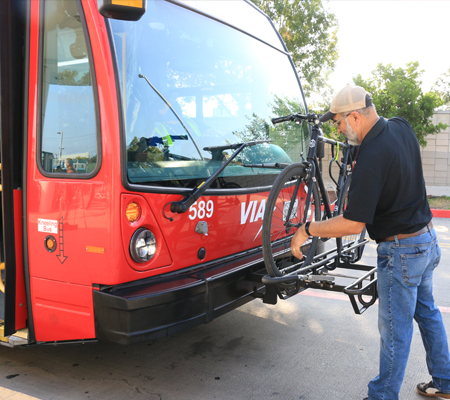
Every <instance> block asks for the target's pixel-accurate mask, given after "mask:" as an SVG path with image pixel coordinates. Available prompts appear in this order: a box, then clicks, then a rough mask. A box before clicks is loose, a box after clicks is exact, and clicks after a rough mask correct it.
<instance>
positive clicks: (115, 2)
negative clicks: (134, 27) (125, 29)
mask: <svg viewBox="0 0 450 400" xmlns="http://www.w3.org/2000/svg"><path fill="white" fill-rule="evenodd" d="M97 5H98V11H99V13H100V14H101V15H103V16H104V17H105V18H112V19H122V20H125V21H138V20H139V19H140V18H141V17H142V16H143V15H144V14H145V10H146V7H147V0H97Z"/></svg>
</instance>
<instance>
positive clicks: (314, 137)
mask: <svg viewBox="0 0 450 400" xmlns="http://www.w3.org/2000/svg"><path fill="white" fill-rule="evenodd" d="M318 140H319V141H322V142H324V143H329V144H331V145H339V146H342V147H343V148H344V152H343V157H342V160H341V162H342V164H341V165H340V168H339V178H338V182H337V188H336V198H337V200H336V204H339V201H340V196H341V190H342V187H343V185H344V182H345V179H346V178H347V174H348V168H347V167H348V160H349V153H350V145H348V144H347V143H342V142H338V141H336V140H333V139H328V138H326V137H324V136H323V134H322V131H321V130H320V128H319V125H318V124H317V123H315V124H314V126H313V127H312V129H311V142H310V145H309V150H308V155H307V158H306V160H307V161H306V163H308V164H309V166H307V169H308V170H309V171H308V175H309V176H310V177H311V179H309V183H308V193H311V191H312V185H313V184H314V182H316V181H317V184H318V186H319V190H320V193H321V195H322V202H323V205H324V211H325V217H326V218H331V217H333V216H336V215H337V212H338V210H337V207H335V208H334V210H333V212H332V211H331V206H330V202H329V199H328V194H327V192H326V189H325V184H324V182H323V179H322V174H321V173H320V172H319V173H318V172H317V171H319V163H318V160H317V155H316V145H317V141H318ZM310 201H311V198H310V197H309V196H308V198H307V199H306V204H305V209H308V208H309V202H310ZM305 218H306V214H305ZM304 222H305V221H304Z"/></svg>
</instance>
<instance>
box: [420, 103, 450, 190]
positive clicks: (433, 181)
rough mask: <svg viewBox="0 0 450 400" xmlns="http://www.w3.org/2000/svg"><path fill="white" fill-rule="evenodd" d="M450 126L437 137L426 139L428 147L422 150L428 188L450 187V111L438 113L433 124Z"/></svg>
mask: <svg viewBox="0 0 450 400" xmlns="http://www.w3.org/2000/svg"><path fill="white" fill-rule="evenodd" d="M439 122H442V123H444V124H447V125H449V126H448V127H447V128H446V129H445V130H444V131H442V132H441V133H438V134H437V135H429V136H427V137H426V140H427V146H426V147H425V148H423V149H422V151H421V152H422V165H423V175H424V177H425V184H426V185H427V186H450V174H449V171H450V168H449V166H450V157H449V149H450V111H437V112H436V113H435V114H434V116H433V123H434V124H438V123H439Z"/></svg>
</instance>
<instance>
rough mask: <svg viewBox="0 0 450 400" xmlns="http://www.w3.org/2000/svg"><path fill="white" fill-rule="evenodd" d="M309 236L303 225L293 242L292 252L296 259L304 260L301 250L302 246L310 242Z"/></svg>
mask: <svg viewBox="0 0 450 400" xmlns="http://www.w3.org/2000/svg"><path fill="white" fill-rule="evenodd" d="M308 237H309V236H308V235H307V233H306V231H305V228H304V226H303V225H302V226H301V227H300V228H299V229H298V231H297V232H295V234H294V236H293V237H292V241H291V252H292V254H293V255H294V257H296V258H298V259H299V260H301V259H302V258H303V253H302V252H301V250H300V246H301V245H302V244H303V243H305V242H306V241H307V240H308Z"/></svg>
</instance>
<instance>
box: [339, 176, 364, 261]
mask: <svg viewBox="0 0 450 400" xmlns="http://www.w3.org/2000/svg"><path fill="white" fill-rule="evenodd" d="M351 181H352V176H351V175H349V176H348V177H347V179H346V180H345V182H344V187H343V189H342V192H341V193H342V196H340V199H339V201H338V205H337V207H338V215H341V214H342V213H343V212H344V211H345V209H346V208H347V203H348V190H349V189H350V184H351ZM365 236H366V227H364V229H363V230H362V232H361V233H360V234H359V235H348V236H343V237H341V238H336V245H337V248H338V251H339V252H340V254H341V259H342V261H346V262H350V263H354V262H356V261H358V260H360V259H361V257H362V254H363V251H364V246H361V247H358V248H356V249H352V250H350V251H346V250H345V249H346V248H348V247H349V246H350V245H351V244H353V243H360V242H362V241H363V240H364V238H365Z"/></svg>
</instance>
